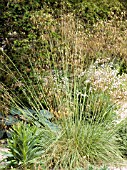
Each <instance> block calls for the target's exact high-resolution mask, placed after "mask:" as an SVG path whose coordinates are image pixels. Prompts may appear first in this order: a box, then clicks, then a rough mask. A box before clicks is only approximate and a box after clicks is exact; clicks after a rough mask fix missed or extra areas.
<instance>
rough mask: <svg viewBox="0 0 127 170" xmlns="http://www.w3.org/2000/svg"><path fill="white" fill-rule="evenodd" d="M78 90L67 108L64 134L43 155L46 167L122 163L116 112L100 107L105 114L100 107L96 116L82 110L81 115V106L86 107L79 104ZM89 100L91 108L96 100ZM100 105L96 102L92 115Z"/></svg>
mask: <svg viewBox="0 0 127 170" xmlns="http://www.w3.org/2000/svg"><path fill="white" fill-rule="evenodd" d="M75 86H76V84H75ZM77 90H78V89H75V92H74V94H73V95H74V96H73V98H74V101H73V102H70V101H69V100H68V103H69V102H70V105H73V106H70V108H68V110H69V109H70V115H68V117H65V118H64V117H63V119H62V120H61V126H62V133H61V134H60V135H59V137H58V139H57V141H55V142H54V143H53V144H52V146H51V147H50V149H48V150H47V152H46V156H45V154H44V155H43V159H46V160H48V161H47V165H46V167H48V168H49V169H51V168H54V169H74V168H76V167H82V168H86V167H87V165H88V164H89V163H91V164H95V165H102V164H103V163H106V164H110V163H111V164H113V163H114V164H115V163H118V162H121V161H122V156H121V152H120V151H119V146H118V143H117V140H116V139H117V138H116V128H117V125H116V124H115V123H114V120H115V117H114V113H113V109H112V108H110V107H109V105H107V107H106V105H101V106H100V108H102V110H100V109H99V107H98V112H96V114H93V115H92V114H91V113H90V112H85V111H84V112H81V110H82V109H81V110H80V112H79V105H80V106H81V107H82V105H83V103H81V102H79V99H78V97H77V93H76V91H77ZM71 92H72V91H70V93H71ZM84 93H85V92H84ZM91 93H92V92H91ZM93 94H94V93H93ZM100 94H101V93H100ZM102 94H103V93H102ZM102 94H101V95H102ZM87 95H88V94H87ZM95 95H96V94H95ZM70 96H72V94H70ZM84 96H85V95H84ZM87 97H88V98H89V99H87V100H89V102H87V103H84V104H86V107H87V108H89V106H90V102H93V97H91V95H88V96H87ZM99 99H100V100H101V102H102V103H103V102H104V101H105V100H104V98H99ZM107 102H108V100H107ZM97 104H98V101H97V100H95V101H94V105H93V107H91V108H90V109H89V111H93V113H94V111H97V110H96V106H97ZM110 109H111V110H110ZM88 113H89V115H90V114H91V116H90V117H88V116H87V114H88ZM82 116H83V117H82ZM86 116H87V118H86ZM93 118H96V119H93Z"/></svg>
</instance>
